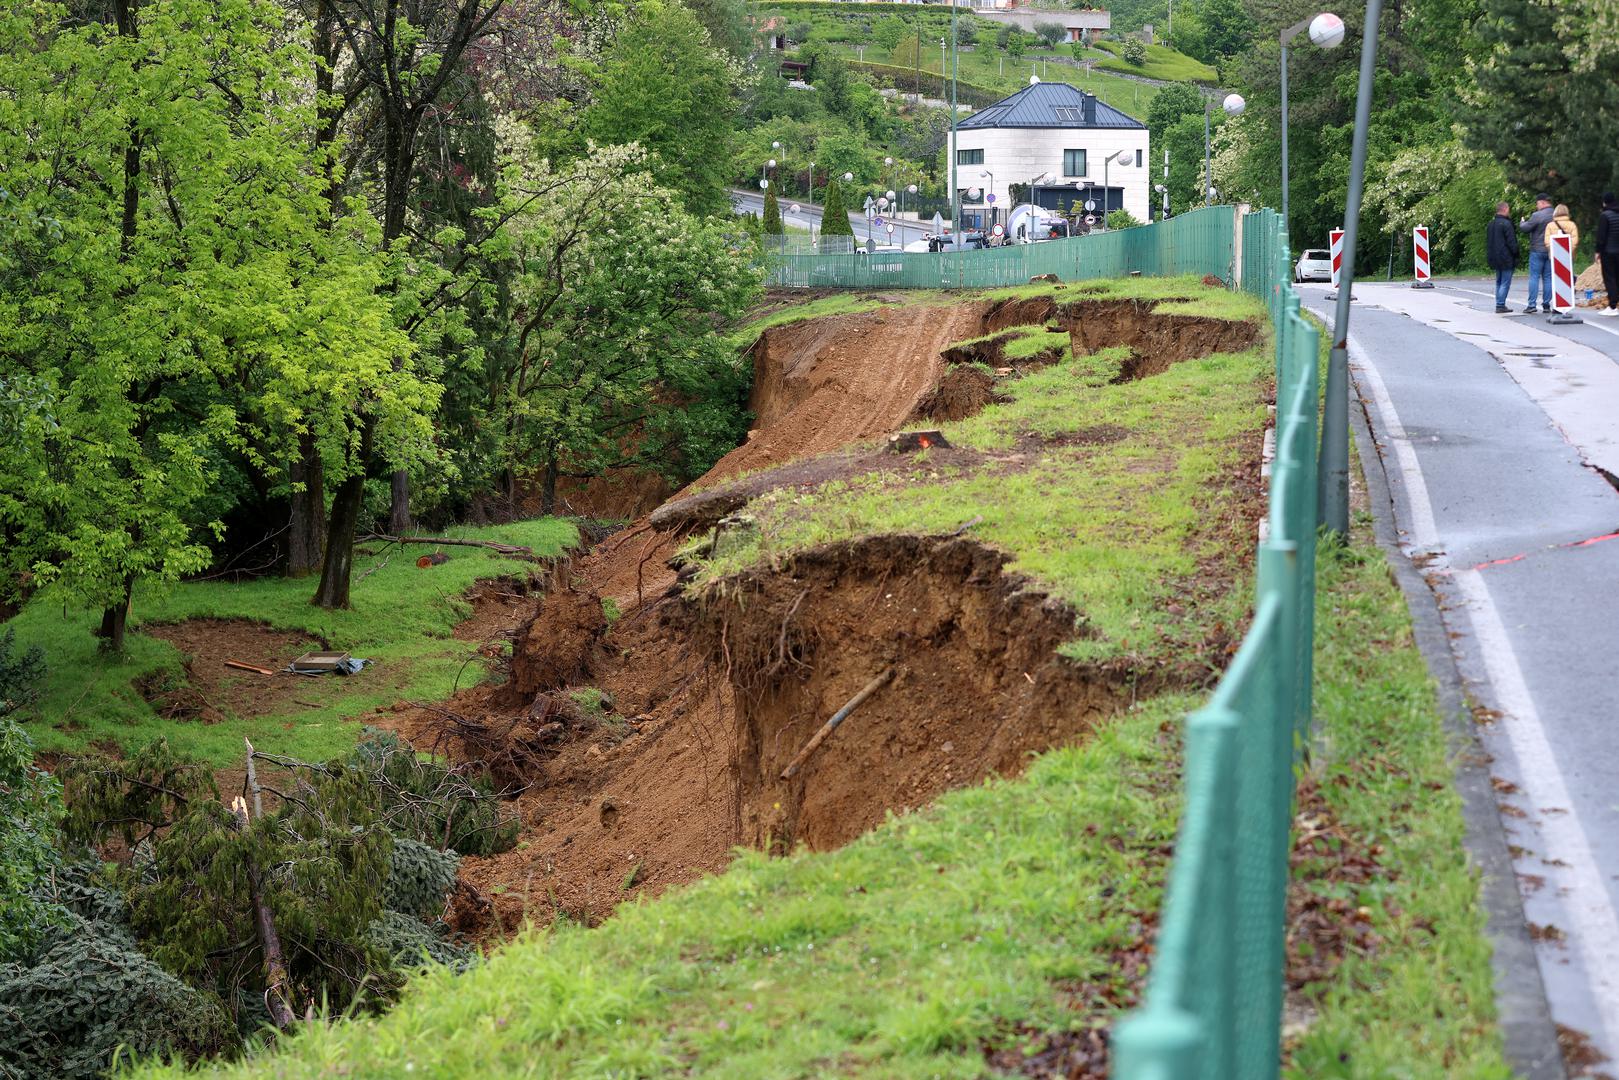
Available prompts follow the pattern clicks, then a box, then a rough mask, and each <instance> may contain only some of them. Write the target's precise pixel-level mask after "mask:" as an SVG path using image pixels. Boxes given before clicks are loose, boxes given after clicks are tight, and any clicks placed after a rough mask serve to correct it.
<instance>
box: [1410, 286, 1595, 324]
mask: <svg viewBox="0 0 1619 1080" xmlns="http://www.w3.org/2000/svg"><path fill="white" fill-rule="evenodd" d="M1439 287H1440V288H1441V289H1449V290H1451V291H1452V292H1464V293H1470V294H1471V295H1473V296H1482V297H1484V299H1486V300H1491V301H1493V300H1494V299H1495V294H1494V293H1487V292H1479V291H1478V290H1477V289H1464V288H1462V287H1461V286H1460V285H1445V284H1443V283H1441V284H1440V286H1439ZM1578 310H1580V311H1590V310H1591V309H1590V308H1579V309H1578ZM1592 317H1593V318H1596V317H1597V316H1595V315H1593V316H1592ZM1580 318H1581V319H1583V320H1584V322H1585V325H1586V326H1589V327H1590V328H1591V329H1593V330H1601V331H1602V332H1603V333H1604V334H1612V335H1613V336H1614V337H1619V330H1616V329H1614V328H1613V327H1611V326H1603V325H1602V324H1601V323H1599V322H1592V321H1591V319H1586V318H1585V316H1584V315H1581V316H1580Z"/></svg>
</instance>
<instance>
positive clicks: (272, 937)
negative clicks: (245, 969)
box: [231, 739, 298, 1031]
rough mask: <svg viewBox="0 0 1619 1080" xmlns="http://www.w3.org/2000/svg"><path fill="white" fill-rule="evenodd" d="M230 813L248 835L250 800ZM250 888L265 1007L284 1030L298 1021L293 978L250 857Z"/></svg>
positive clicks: (250, 783)
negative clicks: (289, 996) (290, 997)
mask: <svg viewBox="0 0 1619 1080" xmlns="http://www.w3.org/2000/svg"><path fill="white" fill-rule="evenodd" d="M242 741H243V742H246V743H247V787H248V791H249V792H251V793H252V795H253V812H254V813H255V814H256V815H257V816H259V817H263V816H264V796H263V794H262V792H261V789H260V788H259V777H258V772H257V771H256V770H255V769H254V767H253V744H252V743H251V742H247V740H246V739H243V740H242ZM231 813H232V814H233V815H235V817H236V827H237V828H239V829H241V830H242V831H243V832H246V831H247V828H248V817H247V800H246V799H243V798H242V797H241V796H240V795H238V796H236V798H235V799H233V800H231ZM247 889H248V893H249V895H250V896H251V897H252V900H253V924H254V928H255V929H256V930H257V931H258V937H259V950H260V952H262V953H263V955H264V1004H265V1007H266V1008H268V1009H269V1010H270V1019H271V1020H272V1021H273V1022H274V1023H275V1026H276V1027H277V1028H279V1029H281V1030H282V1031H285V1030H286V1029H287V1028H290V1027H291V1026H292V1025H293V1024H295V1023H296V1022H297V1020H298V1017H297V1015H296V1014H295V1013H293V1011H292V1004H291V1002H290V1001H288V999H287V994H288V991H287V987H288V985H289V983H290V982H291V979H290V978H289V977H288V975H287V961H286V957H285V954H284V953H283V952H282V950H281V935H280V934H279V933H277V931H276V928H275V919H274V918H273V917H272V916H271V915H270V906H269V905H268V904H267V903H265V900H264V887H263V879H262V878H261V877H260V875H259V868H258V865H257V864H256V863H255V862H253V860H252V859H251V858H249V859H248V860H247Z"/></svg>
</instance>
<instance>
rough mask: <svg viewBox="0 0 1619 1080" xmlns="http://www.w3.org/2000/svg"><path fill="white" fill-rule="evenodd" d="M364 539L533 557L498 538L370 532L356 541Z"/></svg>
mask: <svg viewBox="0 0 1619 1080" xmlns="http://www.w3.org/2000/svg"><path fill="white" fill-rule="evenodd" d="M366 540H381V541H383V542H384V543H389V544H433V545H435V546H438V547H475V548H488V549H489V550H490V551H493V552H497V553H499V554H501V555H527V556H528V557H529V558H531V559H532V558H534V549H533V548H531V547H524V546H523V545H521V544H502V543H501V542H500V541H498V540H460V539H457V538H455V537H452V536H389V535H387V534H386V533H371V534H369V535H367V536H362V537H360V538H359V541H357V542H364V541H366Z"/></svg>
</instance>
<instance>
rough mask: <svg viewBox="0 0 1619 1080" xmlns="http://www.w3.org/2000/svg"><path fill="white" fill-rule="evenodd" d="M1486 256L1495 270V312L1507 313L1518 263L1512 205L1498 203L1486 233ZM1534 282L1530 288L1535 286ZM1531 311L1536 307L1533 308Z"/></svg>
mask: <svg viewBox="0 0 1619 1080" xmlns="http://www.w3.org/2000/svg"><path fill="white" fill-rule="evenodd" d="M1484 252H1485V257H1486V258H1488V259H1489V261H1490V269H1491V270H1494V271H1495V313H1496V314H1497V315H1506V314H1508V312H1509V309H1508V308H1507V294H1508V293H1509V292H1511V291H1512V271H1513V270H1514V269H1515V268H1516V267H1517V265H1518V234H1517V233H1516V232H1514V231H1513V229H1512V207H1510V206H1508V205H1507V204H1506V203H1497V204H1496V207H1495V217H1493V218H1491V219H1490V224H1489V228H1488V229H1486V230H1485V233H1484ZM1533 287H1534V286H1533V284H1531V285H1530V288H1533ZM1530 310H1531V311H1533V310H1534V309H1533V308H1531V309H1530Z"/></svg>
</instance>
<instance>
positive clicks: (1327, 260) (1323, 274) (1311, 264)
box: [1293, 248, 1332, 281]
mask: <svg viewBox="0 0 1619 1080" xmlns="http://www.w3.org/2000/svg"><path fill="white" fill-rule="evenodd" d="M1293 280H1294V281H1331V280H1332V253H1331V252H1329V251H1324V250H1323V249H1321V248H1309V249H1307V250H1306V251H1305V252H1304V254H1303V255H1300V256H1299V261H1298V262H1296V263H1294V264H1293Z"/></svg>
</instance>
